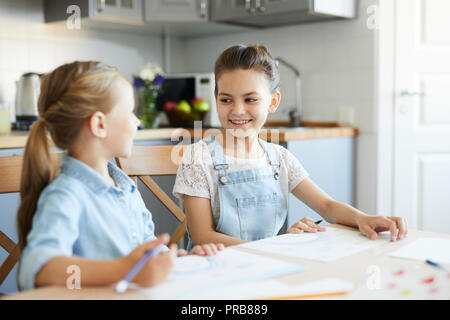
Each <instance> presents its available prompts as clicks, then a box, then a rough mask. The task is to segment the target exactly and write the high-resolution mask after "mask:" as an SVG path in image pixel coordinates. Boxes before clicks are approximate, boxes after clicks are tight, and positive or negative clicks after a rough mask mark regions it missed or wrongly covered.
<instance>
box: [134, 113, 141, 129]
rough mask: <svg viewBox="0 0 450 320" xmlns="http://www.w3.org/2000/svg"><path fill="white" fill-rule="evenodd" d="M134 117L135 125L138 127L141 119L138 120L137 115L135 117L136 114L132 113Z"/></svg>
mask: <svg viewBox="0 0 450 320" xmlns="http://www.w3.org/2000/svg"><path fill="white" fill-rule="evenodd" d="M134 119H135V122H136V127H139V126H140V125H141V120H139V119H138V117H136V115H134Z"/></svg>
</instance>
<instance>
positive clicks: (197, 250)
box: [189, 243, 224, 256]
mask: <svg viewBox="0 0 450 320" xmlns="http://www.w3.org/2000/svg"><path fill="white" fill-rule="evenodd" d="M223 249H224V245H223V244H222V243H218V244H214V243H208V244H200V245H196V246H194V247H193V248H192V250H191V251H190V252H189V254H196V255H199V256H212V255H215V254H216V253H217V252H219V251H221V250H223Z"/></svg>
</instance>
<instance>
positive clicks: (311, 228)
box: [286, 217, 327, 233]
mask: <svg viewBox="0 0 450 320" xmlns="http://www.w3.org/2000/svg"><path fill="white" fill-rule="evenodd" d="M326 230H327V229H326V228H325V227H321V226H319V225H317V224H315V223H314V220H313V219H311V218H308V217H304V218H303V219H302V220H300V221H299V222H297V223H296V224H294V225H292V227H290V228H289V229H287V230H286V233H303V232H313V233H314V232H317V231H319V232H324V231H326Z"/></svg>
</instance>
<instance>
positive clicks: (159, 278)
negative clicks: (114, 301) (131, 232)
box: [122, 234, 177, 287]
mask: <svg viewBox="0 0 450 320" xmlns="http://www.w3.org/2000/svg"><path fill="white" fill-rule="evenodd" d="M168 242H169V236H168V235H167V234H163V235H160V236H158V237H157V239H156V240H154V241H151V242H146V243H144V244H141V245H139V246H137V247H136V248H135V249H134V250H133V251H131V253H130V254H129V255H127V256H126V257H124V258H122V263H123V265H124V266H125V268H124V270H126V272H128V271H129V270H131V268H132V267H133V266H134V265H135V264H136V263H137V262H138V261H139V259H141V257H142V256H143V255H144V254H145V253H146V252H147V251H148V250H150V249H155V248H156V247H157V246H159V245H161V244H167V243H168ZM176 251H177V248H176V245H172V246H171V247H170V251H166V252H161V253H159V254H158V255H156V256H154V257H151V258H150V259H148V261H147V263H146V264H145V265H144V266H143V267H142V269H141V270H140V271H139V273H138V274H137V275H136V277H135V278H134V279H133V280H132V282H134V283H136V284H138V285H140V286H143V287H152V286H155V285H157V284H159V283H161V282H163V281H164V280H166V278H167V276H168V275H169V273H170V271H171V270H172V268H173V264H174V260H175V257H176Z"/></svg>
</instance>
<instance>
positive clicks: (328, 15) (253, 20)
mask: <svg viewBox="0 0 450 320" xmlns="http://www.w3.org/2000/svg"><path fill="white" fill-rule="evenodd" d="M357 5H358V2H357V0H241V1H211V20H212V21H215V22H222V23H228V24H234V25H242V26H247V27H256V28H268V27H278V26H284V25H290V24H299V23H309V22H317V21H328V20H336V19H354V18H356V15H357Z"/></svg>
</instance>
